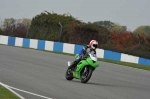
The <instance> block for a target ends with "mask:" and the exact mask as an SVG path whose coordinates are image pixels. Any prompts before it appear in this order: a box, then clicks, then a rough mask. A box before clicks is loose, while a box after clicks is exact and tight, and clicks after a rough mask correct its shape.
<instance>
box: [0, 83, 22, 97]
mask: <svg viewBox="0 0 150 99" xmlns="http://www.w3.org/2000/svg"><path fill="white" fill-rule="evenodd" d="M0 85H2V86H4V87H5V88H6V89H8V90H10V91H11V92H12V93H14V94H15V95H17V96H18V97H19V98H21V99H25V98H24V97H22V96H21V95H19V94H18V93H16V92H15V91H13V90H12V89H10V88H9V87H8V86H6V85H5V84H3V83H1V82H0Z"/></svg>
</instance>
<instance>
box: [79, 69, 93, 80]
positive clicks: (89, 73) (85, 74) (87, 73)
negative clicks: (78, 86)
mask: <svg viewBox="0 0 150 99" xmlns="http://www.w3.org/2000/svg"><path fill="white" fill-rule="evenodd" d="M85 68H86V70H85ZM85 68H84V70H85V71H84V72H83V73H82V74H81V82H82V83H87V82H88V81H89V79H90V78H91V76H92V72H93V68H92V67H85Z"/></svg>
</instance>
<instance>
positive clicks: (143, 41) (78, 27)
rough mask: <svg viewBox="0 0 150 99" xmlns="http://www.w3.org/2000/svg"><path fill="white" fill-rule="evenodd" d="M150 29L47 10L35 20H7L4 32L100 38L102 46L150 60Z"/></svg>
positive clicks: (83, 40) (76, 40) (81, 40)
mask: <svg viewBox="0 0 150 99" xmlns="http://www.w3.org/2000/svg"><path fill="white" fill-rule="evenodd" d="M10 20H12V21H10ZM16 22H18V23H17V25H16ZM14 23H15V24H14ZM149 29H150V27H149V26H140V27H138V28H137V29H135V31H133V32H131V31H127V27H126V26H121V25H119V24H117V23H114V22H111V21H96V22H88V23H85V22H83V21H82V20H78V19H77V18H75V17H73V16H72V15H70V14H62V15H60V14H57V13H54V12H53V13H50V12H48V11H44V12H41V13H40V14H38V15H36V16H35V17H33V18H32V19H27V18H24V19H22V20H21V21H16V20H13V19H11V18H10V19H9V20H8V19H6V20H5V21H4V23H3V28H1V29H0V34H2V35H8V36H15V37H23V38H25V37H27V38H31V39H41V40H49V41H56V42H64V43H72V44H80V45H86V44H88V43H89V41H90V40H92V39H96V40H98V42H99V45H98V47H99V48H101V49H106V50H112V51H116V52H121V53H125V54H130V55H134V56H140V57H144V58H149V59H150V35H149Z"/></svg>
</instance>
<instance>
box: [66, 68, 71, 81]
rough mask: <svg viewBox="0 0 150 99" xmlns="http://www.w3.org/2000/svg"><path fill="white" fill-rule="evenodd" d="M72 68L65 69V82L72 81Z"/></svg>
mask: <svg viewBox="0 0 150 99" xmlns="http://www.w3.org/2000/svg"><path fill="white" fill-rule="evenodd" d="M72 71H73V70H72V68H68V69H67V71H66V75H65V77H66V79H67V80H72V79H73V73H72Z"/></svg>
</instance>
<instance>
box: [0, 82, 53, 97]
mask: <svg viewBox="0 0 150 99" xmlns="http://www.w3.org/2000/svg"><path fill="white" fill-rule="evenodd" d="M0 84H1V85H3V86H4V87H6V88H9V89H10V88H11V89H14V90H18V91H21V92H24V93H28V94H31V95H35V96H38V97H42V98H45V99H52V98H49V97H45V96H42V95H38V94H35V93H32V92H28V91H25V90H21V89H18V88H15V87H11V86H8V85H6V84H3V83H1V82H0ZM11 89H10V90H11ZM13 92H14V91H13ZM15 94H16V95H17V93H16V92H15ZM18 95H19V94H18ZM19 97H20V95H19ZM20 98H21V99H25V98H23V97H22V96H21V97H20Z"/></svg>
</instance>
